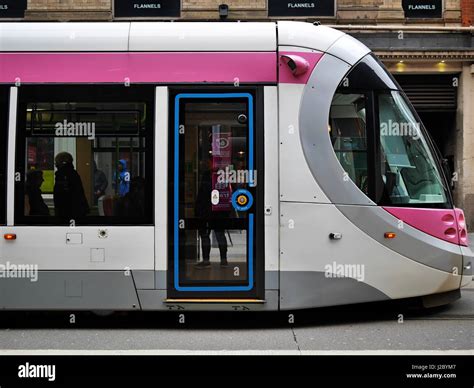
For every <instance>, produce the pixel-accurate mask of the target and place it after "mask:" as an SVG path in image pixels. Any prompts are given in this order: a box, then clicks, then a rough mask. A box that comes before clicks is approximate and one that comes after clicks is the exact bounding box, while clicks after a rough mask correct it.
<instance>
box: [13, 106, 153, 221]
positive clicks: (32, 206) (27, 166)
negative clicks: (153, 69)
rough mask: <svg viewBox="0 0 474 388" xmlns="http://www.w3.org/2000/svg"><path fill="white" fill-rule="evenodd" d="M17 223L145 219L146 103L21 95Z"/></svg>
mask: <svg viewBox="0 0 474 388" xmlns="http://www.w3.org/2000/svg"><path fill="white" fill-rule="evenodd" d="M21 108H22V109H24V110H26V112H20V115H21V114H23V117H22V119H21V121H20V125H24V127H25V137H24V143H23V144H24V145H19V147H22V148H23V147H24V148H23V150H20V151H19V152H20V155H21V152H24V162H23V165H22V166H21V167H20V171H22V172H23V173H24V177H25V179H24V182H22V183H21V184H19V185H17V189H16V195H17V197H16V198H17V202H18V203H19V204H18V205H17V206H18V207H17V213H20V214H18V216H19V217H18V219H19V220H20V223H22V222H23V221H24V222H25V223H28V224H29V223H40V224H42V223H46V224H70V223H71V220H74V222H77V223H79V224H97V223H98V224H103V223H111V224H144V223H151V221H152V216H151V215H152V211H151V206H152V200H151V195H150V190H151V187H152V186H151V182H150V178H148V177H147V175H150V174H149V173H151V169H150V171H146V168H145V167H146V165H148V166H149V164H147V163H146V155H147V153H146V152H145V151H146V146H147V143H149V142H148V139H147V136H148V132H150V128H147V126H149V124H150V120H149V118H150V116H151V117H152V115H150V112H147V109H148V104H147V103H146V102H96V101H94V102H84V101H80V102H75V101H64V102H36V101H33V102H27V103H24V104H22V105H21V107H20V109H21Z"/></svg>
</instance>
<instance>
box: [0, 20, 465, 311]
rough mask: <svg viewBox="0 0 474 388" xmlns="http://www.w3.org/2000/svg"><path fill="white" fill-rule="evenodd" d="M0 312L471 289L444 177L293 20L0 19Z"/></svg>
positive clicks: (405, 115) (309, 29)
mask: <svg viewBox="0 0 474 388" xmlns="http://www.w3.org/2000/svg"><path fill="white" fill-rule="evenodd" d="M0 175H1V179H0V232H1V236H0V237H2V238H1V240H0V308H1V309H3V310H71V309H72V310H94V311H95V310H113V311H119V310H232V311H247V310H259V311H263V310H296V309H306V308H316V307H323V306H334V305H347V304H355V303H362V302H372V301H384V300H394V299H405V298H414V297H417V298H418V297H419V298H421V300H422V301H423V303H424V305H425V306H435V305H440V304H445V303H449V302H452V301H454V300H456V299H457V298H459V297H460V288H461V287H462V286H465V285H467V284H468V283H469V282H470V281H471V279H472V273H471V262H472V256H473V254H472V252H471V251H470V249H469V247H468V237H467V228H466V221H465V219H464V214H463V212H462V210H460V209H458V208H456V207H455V206H454V205H453V199H452V196H451V193H450V186H449V182H448V180H447V175H446V171H445V168H444V166H443V162H442V159H441V157H440V155H439V153H438V152H437V150H436V147H435V145H434V144H433V141H432V140H431V139H430V137H429V134H428V133H427V131H426V129H425V128H424V126H423V124H422V123H421V121H420V119H419V117H418V115H417V114H416V112H415V110H414V109H413V107H412V105H411V104H410V102H409V101H408V100H407V98H406V96H405V94H404V93H403V91H402V90H401V88H400V86H399V85H398V84H397V82H396V81H395V80H394V78H393V77H392V76H391V75H390V74H389V73H388V72H387V70H386V69H385V67H384V66H383V64H382V63H381V62H380V61H379V60H378V59H377V58H376V56H375V55H374V54H373V53H372V52H371V51H370V50H369V49H368V48H367V47H366V46H364V45H363V44H362V43H360V42H359V41H357V40H356V39H354V38H352V37H351V36H349V35H347V34H345V33H343V32H341V31H338V30H335V29H332V28H328V27H325V26H321V25H318V24H311V23H304V22H290V21H280V22H262V23H256V22H219V23H204V22H203V23H201V22H193V23H186V22H182V23H181V22H179V23H169V22H117V23H29V22H26V23H0Z"/></svg>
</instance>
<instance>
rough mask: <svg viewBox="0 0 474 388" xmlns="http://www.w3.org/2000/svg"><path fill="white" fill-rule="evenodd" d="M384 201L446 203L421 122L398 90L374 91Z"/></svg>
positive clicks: (424, 203)
mask: <svg viewBox="0 0 474 388" xmlns="http://www.w3.org/2000/svg"><path fill="white" fill-rule="evenodd" d="M377 100H378V111H379V113H378V114H379V125H380V132H379V133H380V172H381V175H382V180H383V184H384V190H383V191H384V192H383V202H384V204H405V205H416V204H421V205H426V204H445V203H447V201H448V200H447V198H448V196H447V187H446V184H445V182H444V180H443V176H442V174H441V173H440V171H439V170H438V164H437V163H436V159H435V157H434V156H433V154H432V152H431V150H430V147H429V145H428V140H427V139H426V137H425V135H424V133H423V128H422V124H421V123H420V122H418V121H417V120H416V118H415V116H414V115H413V113H412V111H411V108H410V106H409V105H408V104H407V103H406V102H405V100H404V97H403V96H402V94H401V93H400V92H398V91H393V90H391V91H386V92H382V93H379V94H378V98H377Z"/></svg>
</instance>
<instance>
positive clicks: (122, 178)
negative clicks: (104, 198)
mask: <svg viewBox="0 0 474 388" xmlns="http://www.w3.org/2000/svg"><path fill="white" fill-rule="evenodd" d="M114 188H115V191H116V193H117V194H118V196H119V197H123V196H125V194H127V193H128V192H129V191H130V172H129V171H128V170H127V161H126V160H125V159H120V160H119V161H118V163H117V171H116V172H115V174H114Z"/></svg>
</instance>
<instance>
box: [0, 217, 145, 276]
mask: <svg viewBox="0 0 474 388" xmlns="http://www.w3.org/2000/svg"><path fill="white" fill-rule="evenodd" d="M104 228H105V229H107V235H108V237H107V238H100V237H99V229H104ZM1 229H2V233H7V232H11V233H16V235H17V239H16V240H14V241H5V240H4V239H1V240H0V252H2V255H1V257H0V263H2V264H5V263H6V262H10V263H12V264H37V265H38V269H39V270H60V269H62V270H80V269H83V270H102V269H108V270H125V269H126V268H130V269H131V270H153V267H154V228H153V227H152V226H130V227H127V226H107V227H99V226H77V227H75V228H74V230H73V232H74V233H81V234H82V236H83V242H82V244H72V245H71V244H67V243H66V234H67V233H71V232H72V229H71V228H70V227H67V226H19V227H4V228H1ZM91 249H104V250H105V251H104V252H105V261H103V262H91Z"/></svg>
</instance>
